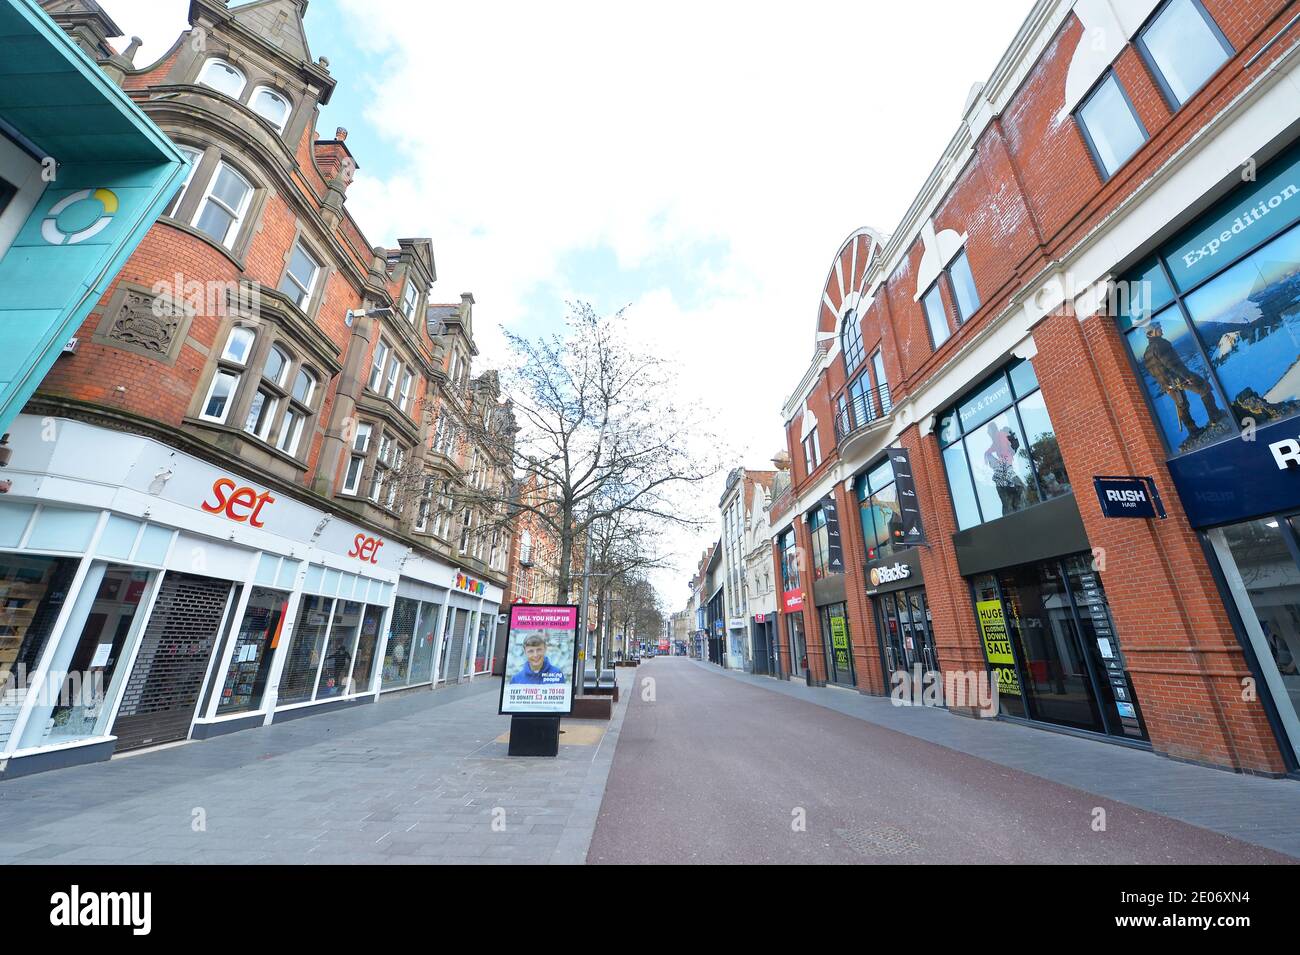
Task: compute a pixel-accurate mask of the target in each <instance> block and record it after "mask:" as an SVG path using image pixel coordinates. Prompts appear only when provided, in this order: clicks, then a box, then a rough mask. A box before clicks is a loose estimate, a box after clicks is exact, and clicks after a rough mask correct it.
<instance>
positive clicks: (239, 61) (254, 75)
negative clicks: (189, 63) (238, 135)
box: [189, 48, 299, 137]
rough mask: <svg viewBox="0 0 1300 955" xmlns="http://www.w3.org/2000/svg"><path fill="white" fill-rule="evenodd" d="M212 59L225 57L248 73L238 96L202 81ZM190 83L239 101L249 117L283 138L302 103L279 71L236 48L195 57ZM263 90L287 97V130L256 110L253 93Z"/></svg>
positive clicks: (218, 50) (285, 121)
mask: <svg viewBox="0 0 1300 955" xmlns="http://www.w3.org/2000/svg"><path fill="white" fill-rule="evenodd" d="M212 60H221V61H222V62H224V63H226V64H228V65H230V66H232V67H234V68H235V69H237V70H239V72H241V73H243V74H244V88H243V89H242V90H240V92H239V96H238V97H233V96H229V95H227V94H225V93H223V92H221V90H219V89H216V88H215V87H212V86H208V85H207V84H206V83H201V82H199V77H200V76H202V75H203V70H204V68H205V67H206V66H207V65H208V63H209V62H211V61H212ZM250 67H251V69H250ZM189 82H190V83H193V84H194V85H195V86H197V87H199V88H201V89H203V90H206V91H207V92H209V93H211V94H213V95H215V96H220V97H222V98H223V99H225V100H229V101H230V102H232V103H238V104H239V105H240V106H242V107H244V109H245V110H247V112H248V115H249V116H252V117H254V118H256V119H257V121H258V122H260V123H263V124H265V126H266V128H267V129H269V130H270V131H271V133H272V134H273V135H275V136H276V137H283V136H284V132H285V130H288V129H290V128H291V127H292V125H293V119H294V113H295V112H296V111H297V110H298V105H299V104H298V97H296V96H294V95H293V94H292V93H290V92H289V91H288V90H287V89H286V88H285V86H284V83H283V82H281V80H280V77H279V74H278V72H277V71H275V70H272V69H267V68H266V67H263V66H262V65H261V64H260V63H258V62H257V61H256V60H254V59H253V58H251V57H250V56H248V55H247V54H245V53H242V52H240V51H238V50H235V49H232V48H226V49H224V50H222V49H212V50H209V51H207V54H206V55H205V56H199V57H195V61H194V74H193V76H192V77H190V79H189ZM260 89H267V90H270V91H271V92H272V93H275V94H276V95H278V96H281V97H283V98H284V100H285V102H287V103H288V104H289V112H288V113H286V114H285V117H284V129H283V130H279V129H276V128H275V126H273V125H272V124H271V122H270V121H269V120H268V119H267V118H266V117H265V116H263V115H262V114H261V113H259V112H257V111H256V110H254V109H253V106H252V99H253V96H254V94H255V93H256V92H257V91H258V90H260Z"/></svg>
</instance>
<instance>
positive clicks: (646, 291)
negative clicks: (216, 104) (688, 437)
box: [101, 0, 1030, 608]
mask: <svg viewBox="0 0 1300 955" xmlns="http://www.w3.org/2000/svg"><path fill="white" fill-rule="evenodd" d="M101 3H102V5H103V6H104V8H105V9H106V10H107V11H108V12H109V14H110V15H111V16H113V17H114V18H115V20H116V21H117V23H118V25H119V26H120V27H121V28H122V29H123V31H124V32H125V33H126V34H127V35H132V34H137V35H139V36H140V37H141V38H142V39H143V40H144V47H143V49H142V51H141V53H140V54H139V55H138V56H137V58H136V63H137V64H138V65H139V64H145V63H148V62H151V61H152V59H153V58H154V57H156V56H158V55H161V53H162V52H163V51H165V50H166V49H167V48H168V47H169V46H170V44H171V42H172V41H173V40H174V39H175V37H176V35H177V34H178V33H179V31H180V30H181V29H183V28H184V26H185V11H186V8H187V6H188V3H187V2H186V0H101ZM1029 7H1030V0H990V2H987V3H971V2H969V0H910V2H907V3H895V2H884V0H871V2H862V0H857V2H817V0H806V2H804V3H801V4H797V5H796V4H789V3H783V4H775V3H758V2H751V3H745V4H741V3H737V2H725V3H724V2H709V3H703V2H700V0H695V2H692V3H684V2H676V0H660V2H657V3H654V4H635V5H634V4H632V3H630V2H621V3H619V2H609V0H602V2H556V3H538V2H536V0H531V2H509V3H507V2H475V3H447V2H428V0H312V3H311V4H310V7H309V9H308V13H307V17H306V24H307V31H308V38H309V41H310V43H311V46H312V52H313V54H314V55H317V56H320V55H324V56H326V57H328V58H329V60H330V63H331V67H330V68H331V71H332V72H333V74H334V76H335V77H336V78H337V79H338V81H339V86H338V89H337V91H336V93H335V96H334V101H333V102H332V103H331V104H330V105H329V106H328V107H327V108H326V109H325V110H324V111H323V115H322V117H321V119H320V123H319V128H320V131H321V132H322V133H332V132H333V128H334V126H336V125H343V126H346V127H347V128H348V129H349V133H350V136H349V140H348V144H349V146H351V147H352V148H353V152H354V154H355V155H356V158H357V161H358V163H359V165H360V170H361V171H360V174H359V176H358V179H357V181H356V183H355V184H354V185H353V187H352V189H351V191H350V196H349V200H348V202H349V207H350V208H351V209H352V211H353V214H354V215H355V216H356V217H357V218H358V220H359V221H360V223H361V225H362V228H363V229H364V230H365V231H366V234H367V237H368V238H369V239H370V240H371V241H372V242H375V243H391V242H393V240H394V239H395V238H397V237H398V236H411V235H427V236H431V237H432V238H433V243H434V251H435V257H436V260H437V264H438V274H439V279H438V284H437V286H436V289H435V296H434V298H435V300H442V301H448V302H450V301H456V300H457V299H458V295H459V293H460V292H462V291H472V292H473V293H474V295H475V298H476V301H477V305H476V307H475V319H476V331H477V334H478V337H479V340H480V342H479V344H480V348H481V350H482V352H483V354H484V362H485V363H492V362H495V361H499V360H500V358H501V352H502V345H503V339H502V337H501V335H500V332H499V329H500V327H502V326H505V327H507V328H510V329H512V330H515V331H519V332H522V333H525V334H528V333H531V332H537V331H541V330H545V329H550V328H553V327H555V325H556V323H557V322H558V321H559V320H560V318H561V317H562V315H563V312H564V302H565V301H566V300H567V299H573V298H583V299H586V300H589V301H591V302H592V303H593V304H594V305H595V306H596V307H597V308H598V309H599V310H602V311H612V310H614V309H616V308H618V307H620V306H623V305H631V309H630V312H629V314H630V316H631V318H632V321H634V322H635V323H636V324H637V327H638V328H639V329H640V330H641V331H643V332H647V333H649V332H653V334H654V336H655V340H656V341H657V342H658V343H659V347H660V348H661V349H662V351H663V352H664V354H666V355H668V356H670V357H672V358H673V359H674V360H675V361H677V362H679V363H680V374H679V376H678V379H677V387H678V388H679V396H680V397H681V398H682V399H683V400H686V401H688V402H691V403H696V404H700V405H702V406H705V407H708V408H710V409H714V411H715V414H714V419H715V420H716V422H717V426H718V429H719V430H720V431H721V432H723V433H724V434H725V435H726V436H727V438H728V442H729V444H730V445H731V447H730V448H724V449H720V451H719V462H718V463H719V465H720V466H721V468H722V470H721V473H720V474H719V476H718V478H717V480H716V482H715V486H713V487H710V488H709V489H708V491H707V493H706V494H704V495H703V497H704V498H706V499H708V500H711V501H716V500H717V497H718V495H719V494H720V493H721V489H722V480H723V476H724V475H725V473H726V470H727V469H728V468H730V467H733V466H735V465H737V464H744V465H746V466H748V467H754V468H764V467H768V466H770V465H769V464H768V461H769V460H770V458H771V456H772V454H773V453H774V452H775V451H776V450H778V449H779V448H780V447H782V445H783V440H784V439H783V435H782V431H781V421H780V413H779V409H780V406H781V404H782V403H783V402H784V400H785V398H786V396H787V395H788V394H789V392H790V391H791V390H793V388H794V386H795V385H796V384H797V383H798V380H799V378H800V377H801V375H802V373H803V371H804V369H805V368H806V367H807V363H808V360H809V359H810V357H811V351H812V345H813V323H814V321H815V317H816V309H817V303H818V299H819V296H820V291H821V286H822V283H823V281H824V278H825V275H826V271H827V269H828V267H829V265H830V262H831V257H832V256H833V255H834V253H835V251H836V249H838V247H839V245H840V243H841V241H842V240H843V239H844V238H845V237H846V236H847V235H848V234H849V233H850V232H852V231H853V230H854V229H856V228H858V227H860V226H863V225H871V226H874V227H876V228H879V229H881V230H882V231H884V232H891V231H893V229H894V227H895V225H896V224H897V222H898V220H899V219H900V218H901V217H902V214H903V212H904V211H905V209H906V207H907V205H908V204H909V202H910V201H911V199H912V197H913V196H914V195H915V193H916V191H917V189H918V188H919V187H920V185H921V183H922V182H923V180H924V179H925V177H926V175H927V174H928V173H929V171H930V169H931V168H932V166H933V165H934V163H935V161H936V160H937V159H938V157H939V154H940V152H941V151H942V149H943V148H944V146H945V145H946V144H947V142H948V140H949V139H950V138H951V136H952V134H953V133H954V132H955V131H956V128H957V124H958V122H959V119H960V116H959V114H960V110H961V107H962V104H963V103H964V101H965V99H966V96H967V93H968V92H969V90H970V87H971V85H972V84H973V83H974V82H976V81H979V80H984V79H986V78H987V77H988V74H989V73H990V72H991V70H992V68H993V66H994V65H995V64H996V62H997V60H998V58H999V57H1000V56H1001V54H1002V51H1003V50H1004V49H1005V48H1006V46H1007V45H1008V43H1009V42H1010V40H1011V39H1012V37H1013V36H1014V34H1015V31H1016V30H1017V29H1018V27H1019V25H1020V23H1021V22H1022V20H1023V19H1024V17H1025V15H1026V14H1027V13H1028V10H1029ZM714 537H716V533H713V534H700V535H698V537H697V538H691V539H685V538H681V537H680V536H679V539H678V540H679V548H680V551H681V554H680V558H681V559H680V570H679V571H678V572H676V573H666V574H663V575H661V576H660V577H659V578H658V579H657V580H656V584H657V585H658V586H659V589H660V592H661V594H662V595H663V596H664V598H665V600H666V602H667V603H668V604H669V605H670V607H671V608H676V607H679V606H681V605H682V604H683V603H684V600H685V596H686V587H685V582H686V579H687V577H688V576H689V574H690V573H691V572H692V571H693V566H694V559H695V558H696V557H698V554H699V552H700V550H702V549H703V548H704V547H705V546H706V545H707V543H708V541H709V540H712V539H713V538H714Z"/></svg>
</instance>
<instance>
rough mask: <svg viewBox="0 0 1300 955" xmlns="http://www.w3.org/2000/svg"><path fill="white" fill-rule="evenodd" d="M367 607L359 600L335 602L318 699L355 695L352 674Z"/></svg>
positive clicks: (321, 671) (318, 680)
mask: <svg viewBox="0 0 1300 955" xmlns="http://www.w3.org/2000/svg"><path fill="white" fill-rule="evenodd" d="M363 606H364V605H363V604H362V603H360V602H359V601H356V600H337V601H335V602H334V619H333V622H332V623H331V624H330V637H329V643H328V644H327V645H326V647H325V661H324V663H323V665H322V666H321V668H320V677H319V678H318V679H317V681H316V699H318V700H321V699H325V698H326V697H330V696H343V695H345V694H347V693H351V692H352V687H351V685H350V684H349V682H348V680H349V677H350V675H351V673H352V661H353V659H354V658H355V650H356V644H357V633H358V628H359V627H360V625H361V610H362V607H363Z"/></svg>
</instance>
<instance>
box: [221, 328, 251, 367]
mask: <svg viewBox="0 0 1300 955" xmlns="http://www.w3.org/2000/svg"><path fill="white" fill-rule="evenodd" d="M255 337H256V335H255V334H254V333H253V330H252V329H251V328H244V327H243V326H242V325H237V326H236V327H234V328H232V329H231V330H230V337H229V338H227V339H226V348H225V351H223V352H222V353H221V357H222V359H224V360H225V361H230V362H234V363H235V364H236V365H246V364H248V354H249V352H251V351H252V350H253V339H254V338H255Z"/></svg>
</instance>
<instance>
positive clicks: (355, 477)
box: [343, 422, 373, 494]
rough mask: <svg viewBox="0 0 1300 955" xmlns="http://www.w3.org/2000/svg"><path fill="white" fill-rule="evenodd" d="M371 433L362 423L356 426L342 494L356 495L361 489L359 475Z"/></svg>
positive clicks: (364, 463) (367, 425)
mask: <svg viewBox="0 0 1300 955" xmlns="http://www.w3.org/2000/svg"><path fill="white" fill-rule="evenodd" d="M372 431H373V427H372V426H371V425H369V424H365V423H364V422H363V423H361V424H358V425H357V430H356V433H355V434H353V436H352V455H351V457H350V458H349V459H348V469H347V472H346V473H345V474H344V476H343V493H344V494H356V493H357V491H358V490H359V489H360V487H361V474H362V472H363V471H364V470H365V467H366V452H367V451H369V450H370V435H371V432H372Z"/></svg>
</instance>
